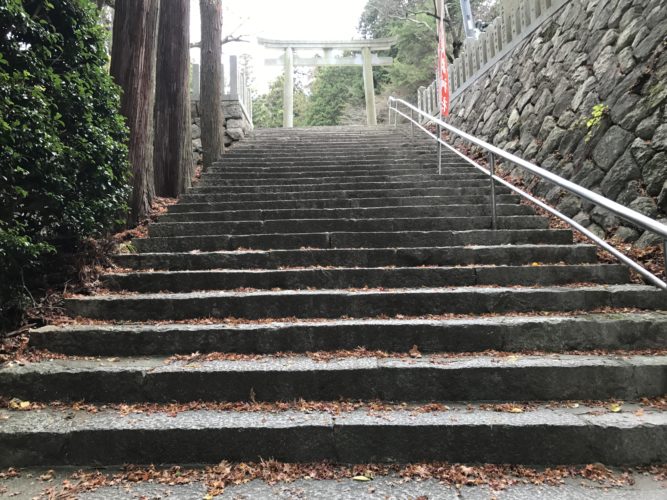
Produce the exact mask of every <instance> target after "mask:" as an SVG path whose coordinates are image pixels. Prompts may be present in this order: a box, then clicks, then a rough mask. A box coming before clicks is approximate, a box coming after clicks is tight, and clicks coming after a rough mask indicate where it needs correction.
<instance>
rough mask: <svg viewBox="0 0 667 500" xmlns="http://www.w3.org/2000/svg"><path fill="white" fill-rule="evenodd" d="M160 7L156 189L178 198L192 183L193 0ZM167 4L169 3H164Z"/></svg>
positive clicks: (155, 150) (177, 0)
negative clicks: (191, 86) (191, 37)
mask: <svg viewBox="0 0 667 500" xmlns="http://www.w3.org/2000/svg"><path fill="white" fill-rule="evenodd" d="M167 3H168V5H169V8H162V9H160V21H159V28H158V43H157V46H158V48H157V77H156V88H155V141H154V144H155V149H154V165H155V192H156V193H157V195H158V196H168V197H171V198H175V197H177V196H178V195H179V194H181V193H182V192H183V191H185V189H186V188H188V187H190V186H191V184H192V176H193V174H194V168H193V165H192V129H191V116H190V0H169V1H168V2H167ZM165 7H166V5H165Z"/></svg>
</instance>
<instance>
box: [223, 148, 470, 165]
mask: <svg viewBox="0 0 667 500" xmlns="http://www.w3.org/2000/svg"><path fill="white" fill-rule="evenodd" d="M357 152H362V154H363V157H364V158H365V159H374V158H382V159H384V158H390V159H405V160H419V159H421V158H422V157H429V156H433V155H434V154H435V157H436V158H437V154H436V153H434V152H433V151H432V150H431V149H411V150H387V149H384V150H383V149H375V148H366V149H361V148H357ZM322 153H323V151H322V149H320V148H317V147H315V148H313V149H311V150H310V151H308V150H303V149H299V150H298V151H280V150H277V151H276V150H268V149H267V150H264V151H261V150H256V151H238V150H237V151H234V150H232V151H231V152H230V153H228V154H226V155H224V157H223V159H222V160H219V161H217V162H215V163H214V165H224V164H225V163H235V162H236V161H237V160H247V159H251V160H262V161H264V162H265V163H271V162H273V161H276V160H284V159H287V160H290V159H291V160H294V161H308V160H322V159H323V158H326V159H327V160H338V159H341V160H349V159H350V156H351V155H350V154H349V151H348V150H342V151H340V152H338V151H328V152H326V154H325V155H323V154H322ZM355 156H360V155H355ZM441 157H442V158H443V160H446V159H458V160H459V161H460V157H459V156H458V155H456V154H454V153H449V152H444V153H443V154H442V156H441Z"/></svg>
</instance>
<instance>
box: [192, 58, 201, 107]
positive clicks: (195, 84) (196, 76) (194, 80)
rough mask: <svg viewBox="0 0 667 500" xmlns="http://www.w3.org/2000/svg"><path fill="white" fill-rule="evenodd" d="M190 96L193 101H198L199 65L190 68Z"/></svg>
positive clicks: (199, 86)
mask: <svg viewBox="0 0 667 500" xmlns="http://www.w3.org/2000/svg"><path fill="white" fill-rule="evenodd" d="M190 71H191V74H190V77H191V80H190V94H191V97H190V98H191V99H192V100H193V101H198V100H199V92H200V88H201V85H200V83H199V64H193V65H191V66H190Z"/></svg>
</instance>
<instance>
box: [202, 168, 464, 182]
mask: <svg viewBox="0 0 667 500" xmlns="http://www.w3.org/2000/svg"><path fill="white" fill-rule="evenodd" d="M467 172H470V169H467V170H465V171H464V170H461V171H460V172H456V171H453V169H452V170H447V171H446V173H444V174H443V175H444V176H447V177H454V176H455V175H464V174H466V173H467ZM422 174H423V175H438V172H437V169H435V168H428V169H427V168H421V167H419V168H400V169H382V170H379V169H378V170H376V169H368V168H366V169H353V170H340V169H337V170H327V171H322V170H313V169H310V170H296V171H282V172H281V171H270V170H263V169H254V170H250V169H248V170H247V171H245V169H242V168H234V169H227V170H220V171H214V170H211V169H209V170H208V171H207V172H204V173H203V174H202V176H201V178H202V179H228V180H253V179H256V180H269V179H285V180H287V179H303V178H307V177H311V178H313V177H314V178H319V177H321V176H327V177H342V178H345V179H358V178H359V177H370V176H377V177H380V176H400V175H422Z"/></svg>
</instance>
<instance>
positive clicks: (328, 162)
mask: <svg viewBox="0 0 667 500" xmlns="http://www.w3.org/2000/svg"><path fill="white" fill-rule="evenodd" d="M444 163H445V165H451V166H466V165H467V164H466V163H464V162H461V161H460V160H457V159H456V158H448V159H445V160H444ZM437 164H438V163H437V158H432V157H431V155H429V156H426V155H424V156H420V157H417V158H414V157H413V158H407V157H406V158H400V157H380V156H377V157H374V158H373V157H370V158H369V157H367V156H366V155H364V154H354V155H349V156H340V157H335V156H323V155H321V154H319V155H318V156H317V158H312V159H311V158H303V157H299V158H296V157H294V158H292V157H285V158H274V159H263V158H250V157H249V158H235V159H234V160H229V161H228V162H227V163H216V164H214V167H213V168H215V170H219V171H223V170H225V167H226V166H234V167H237V168H261V167H266V166H267V165H268V166H272V167H276V168H289V167H292V168H312V169H317V168H325V167H332V166H338V167H341V168H345V167H347V168H350V169H354V168H381V167H387V168H390V167H403V168H406V167H412V168H415V167H425V166H429V167H435V166H437ZM470 168H471V170H472V167H470ZM215 170H214V171H215Z"/></svg>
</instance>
